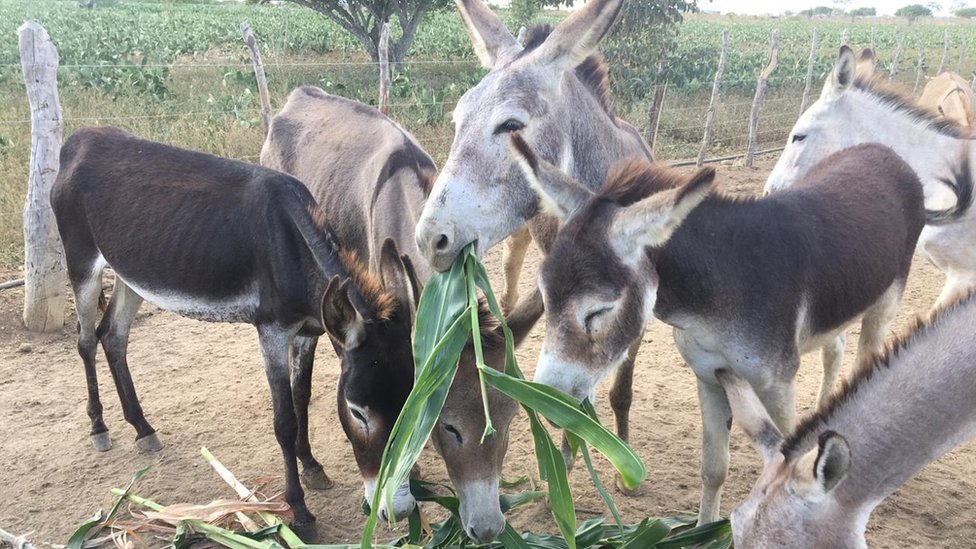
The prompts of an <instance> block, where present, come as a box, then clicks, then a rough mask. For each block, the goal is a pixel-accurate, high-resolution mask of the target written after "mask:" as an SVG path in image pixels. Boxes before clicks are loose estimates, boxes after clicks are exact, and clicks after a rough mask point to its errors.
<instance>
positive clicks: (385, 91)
mask: <svg viewBox="0 0 976 549" xmlns="http://www.w3.org/2000/svg"><path fill="white" fill-rule="evenodd" d="M379 59H380V103H379V105H380V112H381V113H383V114H387V113H388V112H389V110H390V24H389V23H383V28H382V29H381V30H380V44H379Z"/></svg>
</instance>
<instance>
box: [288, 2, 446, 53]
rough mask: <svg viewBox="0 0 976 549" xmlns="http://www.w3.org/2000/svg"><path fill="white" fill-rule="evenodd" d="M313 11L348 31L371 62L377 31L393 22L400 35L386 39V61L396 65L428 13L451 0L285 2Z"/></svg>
mask: <svg viewBox="0 0 976 549" xmlns="http://www.w3.org/2000/svg"><path fill="white" fill-rule="evenodd" d="M289 1H291V2H294V3H296V4H298V5H300V6H305V7H306V8H310V9H313V10H315V11H317V12H319V13H321V14H322V15H324V16H326V17H328V18H329V19H331V20H333V21H335V23H336V24H338V25H339V26H340V27H342V28H343V29H345V30H347V31H349V32H350V33H351V34H352V35H353V36H355V37H356V39H357V40H359V42H360V43H361V44H362V45H363V47H364V48H366V51H367V52H369V56H370V57H371V58H372V59H373V61H378V60H379V53H378V51H379V43H380V29H381V28H382V27H383V23H384V22H388V21H390V20H391V19H393V18H396V20H397V21H398V22H399V23H400V29H401V35H400V38H399V39H397V40H394V39H393V36H392V33H391V36H390V61H392V62H394V63H396V64H398V65H399V64H400V62H401V61H403V58H404V57H405V56H406V55H407V51H408V50H409V49H410V44H412V43H413V39H414V37H415V36H416V35H417V27H419V26H420V22H421V21H422V20H423V18H424V14H426V13H427V12H428V11H430V10H432V9H436V8H440V7H444V6H447V5H449V4H450V5H453V4H454V3H453V2H451V0H289Z"/></svg>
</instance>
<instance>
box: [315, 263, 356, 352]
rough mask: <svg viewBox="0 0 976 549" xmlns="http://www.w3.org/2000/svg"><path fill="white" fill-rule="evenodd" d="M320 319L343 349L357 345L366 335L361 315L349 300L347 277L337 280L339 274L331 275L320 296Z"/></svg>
mask: <svg viewBox="0 0 976 549" xmlns="http://www.w3.org/2000/svg"><path fill="white" fill-rule="evenodd" d="M322 320H323V322H324V324H325V331H326V332H328V333H329V335H330V336H332V339H333V340H335V341H336V342H338V343H339V345H341V346H342V348H343V349H345V350H347V351H350V350H352V349H355V348H356V347H359V344H360V343H362V342H363V338H364V337H365V336H366V332H365V324H364V322H363V317H362V316H360V314H359V312H358V311H356V308H355V307H353V306H352V302H351V301H350V300H349V279H348V278H347V279H345V280H343V281H342V282H341V283H340V282H339V275H336V276H333V277H332V280H330V281H329V286H328V287H327V288H326V289H325V295H324V296H322Z"/></svg>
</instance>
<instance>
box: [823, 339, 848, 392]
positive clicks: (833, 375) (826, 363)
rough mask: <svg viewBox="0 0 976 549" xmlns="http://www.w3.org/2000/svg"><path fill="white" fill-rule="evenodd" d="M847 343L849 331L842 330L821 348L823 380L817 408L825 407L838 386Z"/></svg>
mask: <svg viewBox="0 0 976 549" xmlns="http://www.w3.org/2000/svg"><path fill="white" fill-rule="evenodd" d="M846 345H847V332H841V333H839V334H837V337H835V338H834V339H833V340H831V341H830V342H829V343H827V344H826V345H824V347H823V349H821V350H820V352H821V356H822V358H823V381H822V382H821V383H820V396H819V397H817V408H823V406H824V405H825V404H826V403H827V401H828V400H829V399H830V395H831V394H832V393H833V392H834V387H836V386H837V378H838V376H840V370H841V367H842V366H843V365H844V347H845V346H846Z"/></svg>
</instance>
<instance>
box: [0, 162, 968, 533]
mask: <svg viewBox="0 0 976 549" xmlns="http://www.w3.org/2000/svg"><path fill="white" fill-rule="evenodd" d="M770 166H771V164H770V161H769V160H765V161H763V163H762V165H761V167H760V168H759V169H755V170H753V169H746V168H740V167H730V166H721V167H719V170H720V176H721V180H722V184H723V186H724V188H725V189H726V190H728V191H733V192H744V193H752V192H756V191H758V190H759V189H760V188H761V185H762V182H763V180H764V179H765V175H766V173H767V171H768V169H769V168H770ZM500 255H501V254H500V251H499V250H497V249H496V250H494V251H493V253H492V254H490V256H489V257H488V258H487V262H488V265H489V269H490V271H491V272H492V273H493V275H494V276H495V277H496V280H497V277H498V276H499V273H500V265H499V264H500V261H499V259H500ZM538 261H539V257H538V254H537V253H536V251H535V250H533V251H532V252H531V255H530V257H529V261H528V263H527V268H526V275H525V276H524V279H523V287H524V288H525V289H526V291H527V289H528V286H529V284H530V283H531V281H533V280H534V276H535V272H536V267H537V265H538ZM15 275H16V273H12V272H7V273H0V279H3V280H6V279H9V278H14V277H15ZM942 280H943V278H942V275H941V274H940V273H939V272H938V271H936V270H935V269H934V268H932V267H931V266H929V265H928V264H926V263H925V262H924V261H923V260H921V259H919V260H918V261H916V265H915V270H914V271H913V273H912V276H911V278H910V280H909V285H908V289H907V292H906V295H905V304H904V306H903V308H902V312H901V313H900V315H899V317H898V319H897V321H896V323H895V325H894V330H896V331H897V330H901V329H902V328H903V327H904V326H905V325H906V321H907V319H909V318H910V317H911V316H912V315H914V314H917V313H920V312H923V311H925V310H927V308H928V307H930V306H931V304H932V303H933V302H934V300H935V298H936V296H937V294H938V290H939V288H940V287H941V284H942ZM495 287H496V288H500V287H501V286H500V283H498V282H496V285H495ZM22 299H23V294H22V292H21V291H20V290H10V291H4V292H0V412H2V414H3V415H4V418H3V420H2V421H0V527H2V528H4V529H6V530H8V531H12V532H15V533H18V534H22V533H26V532H34V534H33V536H32V538H33V539H34V540H36V541H38V542H51V543H63V542H65V541H66V539H67V537H68V535H69V533H70V532H71V531H72V530H73V528H74V526H75V525H76V524H77V523H79V522H80V521H82V520H83V519H84V518H86V517H88V516H90V515H91V514H92V512H93V511H94V510H95V509H96V508H98V507H99V506H102V507H106V506H107V505H109V504H110V502H111V496H110V495H109V489H110V488H112V487H117V486H123V485H125V484H126V483H127V482H128V480H129V478H130V477H131V475H132V473H133V472H134V471H136V470H137V469H139V468H140V467H142V466H143V465H146V464H153V465H154V467H153V469H152V471H151V472H150V473H149V474H148V475H147V476H146V477H145V479H144V480H143V481H142V482H141V484H140V485H139V486H138V489H137V493H139V494H140V495H143V496H146V497H151V498H154V499H156V500H157V501H159V502H162V503H176V502H197V503H204V502H207V501H210V500H211V499H215V498H218V497H229V496H231V495H232V494H231V493H230V492H229V489H228V488H227V486H226V485H225V484H223V483H222V481H220V480H219V479H217V477H216V476H215V475H214V474H213V473H212V471H211V470H210V468H209V466H208V465H207V464H206V463H205V462H204V461H203V460H202V459H201V458H200V457H199V453H198V452H199V449H200V447H201V446H207V447H208V448H209V449H210V450H211V451H213V453H214V454H216V455H217V457H218V458H220V459H221V460H222V461H223V462H224V463H225V464H226V465H227V466H228V467H229V468H230V469H231V470H233V471H235V472H236V473H237V474H238V475H239V476H240V477H241V478H243V479H259V478H262V477H274V478H275V480H273V481H272V484H271V487H272V489H274V488H275V487H279V488H280V486H281V480H280V475H281V462H280V459H281V458H280V454H279V451H278V445H277V443H276V442H275V440H274V437H273V435H272V427H271V403H270V399H269V396H268V389H267V385H266V382H265V379H264V374H263V372H262V369H261V365H260V358H259V355H258V349H257V338H256V336H255V332H254V329H253V328H251V327H250V326H246V325H221V324H207V323H202V322H196V321H192V320H186V319H183V318H179V317H177V316H174V315H172V314H169V313H165V312H161V311H159V310H158V309H155V308H153V307H151V306H148V305H145V306H144V308H143V311H142V312H141V313H140V317H139V318H138V320H137V321H136V324H135V328H134V329H133V332H132V339H131V343H130V349H129V362H130V364H131V365H132V374H133V377H134V379H135V384H136V387H137V389H138V390H139V391H140V395H141V397H142V403H143V406H144V408H145V410H146V413H147V417H148V418H149V420H150V421H151V422H152V423H153V425H154V426H155V427H156V428H157V429H159V431H160V433H159V434H160V437H161V439H162V440H163V442H164V443H165V444H166V448H165V449H164V450H163V451H161V452H159V453H157V454H140V453H139V452H138V451H137V450H136V449H135V445H134V431H133V430H132V429H131V427H130V426H129V425H128V424H126V423H125V422H124V420H123V418H122V414H121V410H120V408H119V404H118V399H117V398H116V397H115V395H114V390H113V388H112V383H111V378H110V376H109V374H108V368H107V365H106V363H105V361H104V359H103V357H102V356H101V355H100V356H99V367H100V371H99V374H100V376H101V381H102V384H101V386H102V395H103V403H104V404H105V407H106V410H105V419H106V422H107V423H108V426H109V429H110V430H111V432H112V434H113V439H114V442H115V448H114V449H113V450H112V451H110V452H108V453H104V454H99V453H96V452H95V451H94V450H92V448H91V445H90V444H89V442H88V436H87V435H88V419H87V416H86V415H85V394H86V393H85V388H84V374H83V370H82V366H81V360H80V358H79V357H78V355H77V353H76V351H75V336H74V329H73V327H74V318H73V317H72V318H71V319H70V320H69V322H68V326H70V327H71V329H65V330H64V331H63V332H62V333H60V334H55V335H34V334H30V333H27V332H25V331H24V330H23V329H22V328H21V327H20V316H19V315H20V306H21V300H22ZM540 324H541V323H540ZM541 331H542V330H541V325H540V327H537V328H536V330H535V332H534V333H533V334H532V335H531V336H530V337H529V338H528V339H527V341H526V342H525V344H524V345H523V346H522V348H521V349H520V351H519V358H520V360H521V365H522V367H523V369H524V370H526V371H527V372H529V373H531V371H532V370H533V369H534V361H535V358H536V356H537V353H538V349H539V345H540V344H541V340H542V333H541ZM855 337H856V335H854V336H852V337H851V338H850V339H849V344H848V353H847V362H846V365H847V367H846V369H849V367H850V363H851V362H852V361H853V350H854V347H855V345H854V344H853V341H854V340H855ZM337 373H338V363H337V361H336V359H335V357H334V356H333V354H332V352H331V350H330V349H329V346H327V345H326V346H320V350H319V354H318V360H317V368H316V371H315V380H314V386H315V396H314V398H313V402H312V410H311V414H310V415H311V433H312V434H311V436H312V443H313V450H315V451H316V452H317V456H318V457H319V459H320V460H321V461H322V462H323V463H324V464H325V467H326V470H327V471H328V473H329V475H330V476H331V477H332V478H333V479H334V480H335V481H336V485H335V487H334V488H332V489H331V490H328V491H325V492H309V494H308V503H309V507H310V509H311V510H312V512H314V513H316V514H317V516H318V518H319V521H318V532H319V537H320V541H321V542H326V543H342V542H355V541H357V540H358V532H359V530H360V528H361V526H362V524H363V516H362V514H361V512H360V499H361V497H362V484H361V482H360V479H359V476H358V472H357V469H356V466H355V463H354V461H353V456H352V451H351V449H350V446H349V444H348V442H347V441H346V440H345V438H344V435H343V433H342V430H341V428H340V426H339V423H338V421H337V420H336V416H335V399H334V394H335V380H336V375H337ZM820 373H821V368H820V365H819V356H818V355H817V354H812V355H808V356H807V357H805V359H804V362H803V367H802V368H801V370H800V374H799V385H798V395H799V405H800V407H801V413H803V412H805V411H808V410H809V408H810V406H811V404H812V403H813V400H814V398H815V395H816V391H817V388H818V386H819V380H820ZM606 390H607V387H606V386H604V387H602V393H601V398H600V399H599V400H600V402H599V410H600V413H601V415H602V417H604V418H606V419H607V420H608V421H609V418H611V417H612V415H611V413H610V410H609V406H608V405H607V402H606V398H605V392H606ZM634 392H635V394H634V405H633V414H632V429H631V433H632V434H631V443H632V445H633V446H634V448H635V449H636V451H637V452H638V454H639V455H640V456H641V457H642V458H643V459H644V460H645V462H646V463H647V466H648V470H649V477H648V480H647V482H646V483H645V484H644V485H643V486H642V487H641V489H640V491H639V493H638V495H636V496H634V497H625V496H622V495H619V496H617V497H616V500H617V504H618V505H619V506H620V508H621V511H622V512H623V513H624V517H625V519H626V520H627V521H629V522H636V521H638V520H639V519H640V518H642V517H645V516H660V515H671V514H677V513H694V512H695V511H696V509H697V504H698V497H699V483H700V481H699V476H698V464H699V458H700V452H701V449H700V440H699V439H700V435H699V413H698V404H697V398H696V392H695V378H694V375H693V374H692V372H691V371H690V370H689V369H688V368H687V367H686V366H685V365H684V364H683V363H682V361H681V359H680V358H679V356H678V354H677V352H676V351H675V348H674V345H673V343H672V341H671V337H670V330H669V329H668V327H666V326H665V325H663V324H662V323H660V322H657V321H653V322H651V323H650V324H649V325H648V327H647V332H646V334H645V336H644V345H643V347H642V348H641V353H640V357H639V359H638V367H637V372H636V376H635V391H634ZM511 444H512V445H511V448H510V450H509V459H508V461H507V463H506V466H505V476H506V478H509V479H514V478H517V477H519V476H521V475H528V476H530V477H532V478H537V477H538V475H537V471H536V468H535V465H534V456H533V452H532V444H531V438H530V435H529V431H528V425H527V423H526V421H525V417H524V415H520V416H518V417H517V418H516V420H515V424H514V425H513V426H512V442H511ZM597 459H598V465H599V467H600V469H601V470H602V471H603V472H604V473H605V475H606V476H605V478H606V480H608V481H609V480H611V477H610V467H609V465H608V464H607V463H606V462H605V461H603V460H602V458H599V457H598V458H597ZM421 464H422V467H423V471H424V476H425V477H426V478H427V479H430V480H435V481H443V482H446V481H447V476H446V472H445V470H444V467H443V464H442V463H440V461H439V459H438V458H437V456H436V454H435V453H434V452H433V450H432V449H428V451H427V452H426V453H425V455H424V457H423V458H422V462H421ZM758 472H759V460H758V457H757V456H756V454H755V453H754V452H753V450H752V448H751V447H750V446H749V444H748V441H747V440H746V438H745V436H744V435H743V434H742V433H741V431H738V430H735V431H734V433H733V437H732V466H731V472H730V475H729V479H728V482H727V484H726V492H725V498H724V502H723V507H722V509H723V513H725V514H727V513H728V512H729V511H730V510H731V509H732V508H733V507H734V505H735V503H736V502H737V501H739V500H741V499H742V498H743V497H744V496H745V494H746V493H747V492H748V490H749V488H750V487H751V486H752V484H753V482H754V481H755V478H756V476H757V474H758ZM974 472H976V448H973V447H972V445H967V446H964V447H961V448H959V449H957V450H956V451H954V452H951V453H949V454H947V455H946V456H944V457H943V458H941V459H940V460H938V461H937V462H935V463H933V464H931V465H930V466H929V467H928V468H926V469H925V470H924V471H923V472H922V473H921V474H920V475H919V476H918V477H917V478H915V479H913V480H912V481H910V482H908V483H907V484H906V485H905V486H903V487H902V488H901V489H900V490H899V491H898V492H897V493H895V494H894V495H893V496H892V497H890V498H889V499H888V500H887V501H886V502H884V503H883V504H882V505H881V506H880V507H879V508H878V509H877V511H876V512H875V513H874V516H873V518H872V520H871V523H870V525H869V531H868V541H869V543H870V544H871V546H872V547H876V548H893V547H953V548H960V547H976V541H973V540H974V539H976V522H974V516H973V509H974V508H976V475H974ZM572 480H573V486H574V489H575V490H576V494H577V500H578V501H577V505H578V508H579V515H580V517H581V519H582V518H588V517H590V516H593V515H594V514H602V512H603V511H602V509H603V507H602V504H601V502H600V500H599V498H598V496H597V494H596V492H595V490H594V489H593V487H592V486H591V485H590V482H589V478H588V476H587V475H586V472H585V470H582V469H580V468H577V470H576V471H574V472H573V477H572ZM510 518H511V520H512V522H513V523H514V525H515V526H516V527H517V528H519V529H524V528H531V529H533V530H539V529H541V528H544V527H545V528H548V529H550V530H551V529H552V526H545V525H551V524H552V521H551V519H550V518H549V517H548V512H547V511H546V509H545V507H544V506H543V505H542V504H536V505H532V506H529V507H527V508H523V509H520V510H517V511H516V512H514V513H513V515H512V516H511V517H510ZM388 537H389V535H388V534H387V533H384V534H382V535H381V536H380V538H381V539H387V538H388Z"/></svg>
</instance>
